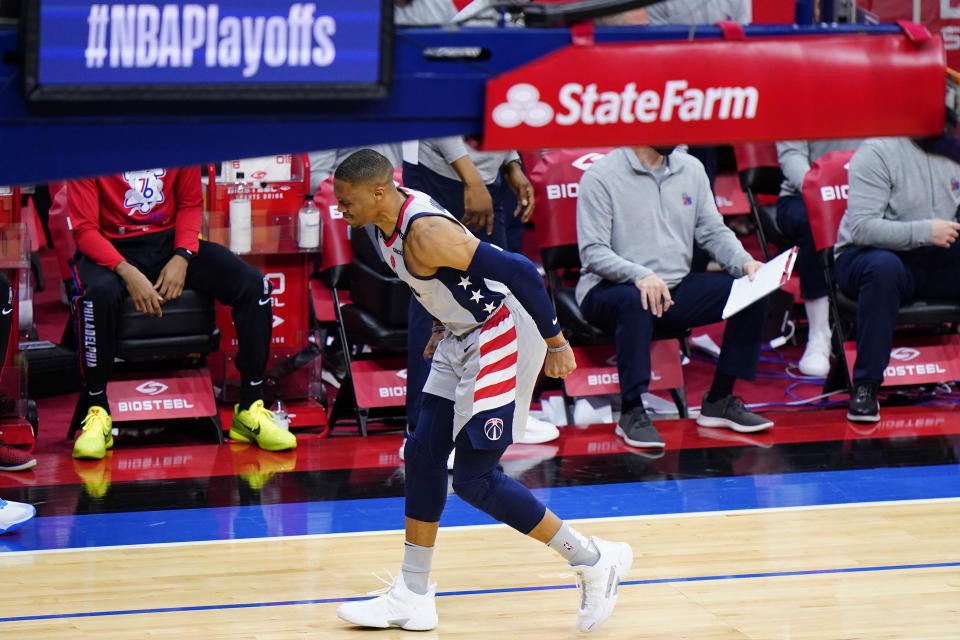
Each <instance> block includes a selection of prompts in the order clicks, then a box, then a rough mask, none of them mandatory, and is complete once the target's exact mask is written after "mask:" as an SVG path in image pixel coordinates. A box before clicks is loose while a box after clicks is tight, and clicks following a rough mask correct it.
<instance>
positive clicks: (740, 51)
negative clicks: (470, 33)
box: [483, 34, 946, 149]
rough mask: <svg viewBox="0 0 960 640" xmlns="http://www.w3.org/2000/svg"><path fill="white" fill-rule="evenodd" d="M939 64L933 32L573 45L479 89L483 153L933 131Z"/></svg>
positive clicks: (939, 111)
mask: <svg viewBox="0 0 960 640" xmlns="http://www.w3.org/2000/svg"><path fill="white" fill-rule="evenodd" d="M706 60H709V64H705V63H704V61H706ZM945 66H946V65H945V56H944V51H943V41H942V39H941V38H940V36H934V37H932V38H929V39H927V40H925V41H922V42H911V41H910V40H909V39H908V38H907V37H906V36H905V35H901V34H884V35H864V34H859V35H836V36H811V37H803V38H799V37H784V38H749V39H747V40H740V41H732V40H730V41H727V40H699V41H695V42H682V43H678V42H656V43H654V42H644V43H629V44H624V43H610V44H596V45H592V46H583V45H571V46H569V47H567V48H565V49H561V50H559V51H557V52H554V53H551V54H548V55H547V56H544V57H543V58H540V59H539V60H536V61H534V62H532V63H530V64H527V65H524V66H522V67H520V68H518V69H515V70H513V71H510V72H508V73H505V74H502V75H500V76H497V77H495V78H493V79H492V80H490V81H488V82H487V92H486V117H485V125H484V138H483V141H484V147H485V148H489V149H515V148H521V149H527V148H542V147H544V146H549V147H554V148H556V147H561V148H563V147H586V146H598V145H599V146H607V145H609V146H620V145H624V144H662V143H677V142H684V143H689V144H706V143H717V142H741V141H750V140H778V139H808V138H824V137H837V138H840V137H866V136H874V135H887V136H891V135H925V134H935V133H938V132H939V131H940V129H941V128H942V123H943V117H944V104H943V103H944V98H943V96H944V91H945ZM812 103H815V104H820V105H829V107H830V108H829V109H811V108H810V104H812Z"/></svg>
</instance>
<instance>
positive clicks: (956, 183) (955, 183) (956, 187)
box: [950, 178, 960, 193]
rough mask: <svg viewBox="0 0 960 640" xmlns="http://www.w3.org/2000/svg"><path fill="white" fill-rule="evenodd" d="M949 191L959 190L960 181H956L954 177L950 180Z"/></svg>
mask: <svg viewBox="0 0 960 640" xmlns="http://www.w3.org/2000/svg"><path fill="white" fill-rule="evenodd" d="M950 191H953V192H954V193H956V192H957V191H960V181H958V180H957V179H956V178H954V179H952V180H950Z"/></svg>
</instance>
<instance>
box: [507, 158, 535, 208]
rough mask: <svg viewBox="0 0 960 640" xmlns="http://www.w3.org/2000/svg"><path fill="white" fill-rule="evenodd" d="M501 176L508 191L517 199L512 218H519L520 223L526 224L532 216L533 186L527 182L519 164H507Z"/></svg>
mask: <svg viewBox="0 0 960 640" xmlns="http://www.w3.org/2000/svg"><path fill="white" fill-rule="evenodd" d="M503 175H504V178H506V180H507V185H508V186H509V187H510V191H512V192H513V195H515V196H516V197H517V208H516V209H514V211H513V217H514V218H516V217H517V216H520V222H526V221H527V220H529V219H530V216H532V215H533V185H532V184H530V181H529V180H527V176H526V175H524V173H523V169H521V168H520V163H519V162H510V163H508V164H507V166H506V168H505V169H504V172H503Z"/></svg>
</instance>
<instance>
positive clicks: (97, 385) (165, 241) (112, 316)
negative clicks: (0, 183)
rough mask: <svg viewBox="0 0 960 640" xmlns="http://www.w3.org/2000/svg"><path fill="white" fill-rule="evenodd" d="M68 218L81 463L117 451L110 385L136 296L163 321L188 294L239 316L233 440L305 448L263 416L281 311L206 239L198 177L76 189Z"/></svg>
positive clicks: (150, 177) (185, 172)
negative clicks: (120, 322)
mask: <svg viewBox="0 0 960 640" xmlns="http://www.w3.org/2000/svg"><path fill="white" fill-rule="evenodd" d="M67 210H68V213H69V215H70V220H71V222H72V223H73V234H74V237H75V238H76V242H77V248H78V250H79V253H80V254H81V255H79V257H78V259H77V264H76V274H75V277H76V278H77V286H78V291H79V292H80V293H79V295H78V296H77V297H76V299H75V300H74V305H75V313H76V316H77V319H78V334H77V335H78V337H79V344H80V350H81V366H82V369H83V385H84V397H85V399H86V402H87V415H86V417H85V418H84V420H83V432H82V433H81V434H80V436H79V437H78V438H77V441H76V442H75V443H74V448H73V456H74V457H75V458H92V459H100V458H103V456H104V455H105V453H106V450H107V449H109V448H110V447H112V446H113V436H112V435H111V428H112V421H111V418H110V405H109V403H108V402H107V380H109V378H110V373H111V372H112V370H113V359H114V355H115V354H116V350H117V319H118V318H119V314H120V307H121V304H122V303H123V299H124V298H125V297H126V296H128V295H129V296H130V297H131V298H132V299H133V305H134V307H135V308H136V309H137V311H140V312H141V313H145V314H147V315H151V316H158V317H159V316H162V315H163V305H164V303H166V302H169V301H171V300H175V299H176V298H178V297H179V296H180V294H181V292H182V291H183V289H184V287H187V288H190V289H195V290H197V291H200V292H203V293H206V294H208V295H210V296H213V297H214V298H216V299H217V300H218V301H219V302H220V303H222V304H225V305H227V306H229V307H231V308H232V310H233V322H234V326H235V327H236V330H237V340H238V342H239V350H238V353H237V368H238V369H239V370H240V375H241V386H240V402H239V404H237V405H236V406H235V407H234V410H233V424H232V426H231V428H230V437H231V438H233V439H235V440H241V441H244V442H255V443H256V444H257V445H259V446H260V447H261V448H263V449H268V450H270V451H281V450H284V449H292V448H294V447H296V446H297V440H296V438H295V437H294V436H293V434H291V433H290V432H289V431H286V430H284V429H282V428H280V427H279V426H278V425H277V424H276V422H275V417H274V415H273V414H272V413H271V412H269V411H267V410H266V409H265V408H264V406H263V399H262V391H261V389H262V382H263V375H264V371H265V370H266V365H267V357H268V353H269V349H270V333H271V329H272V323H273V310H272V305H271V298H270V285H269V283H268V282H267V280H266V278H264V277H263V273H261V272H260V270H259V269H257V268H256V267H253V266H251V265H249V264H247V263H246V262H244V261H243V260H241V259H240V258H238V257H237V256H236V255H234V254H233V253H231V252H230V251H229V250H228V249H227V248H225V247H223V246H221V245H219V244H216V243H213V242H205V241H203V240H200V239H199V235H200V225H201V222H202V217H203V196H202V189H201V184H200V169H199V168H196V167H190V168H185V169H146V170H141V171H125V172H124V173H122V174H117V175H113V176H104V177H100V178H87V179H83V180H75V181H73V182H70V183H68V185H67Z"/></svg>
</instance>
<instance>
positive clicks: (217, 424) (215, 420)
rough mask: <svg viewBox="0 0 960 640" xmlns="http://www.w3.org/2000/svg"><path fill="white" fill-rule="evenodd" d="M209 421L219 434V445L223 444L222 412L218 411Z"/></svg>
mask: <svg viewBox="0 0 960 640" xmlns="http://www.w3.org/2000/svg"><path fill="white" fill-rule="evenodd" d="M208 420H209V421H210V423H211V424H212V425H213V429H214V431H215V432H216V434H217V444H223V443H224V439H223V423H221V422H220V412H219V411H217V412H216V413H215V414H213V415H212V416H210V417H209V418H208Z"/></svg>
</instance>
